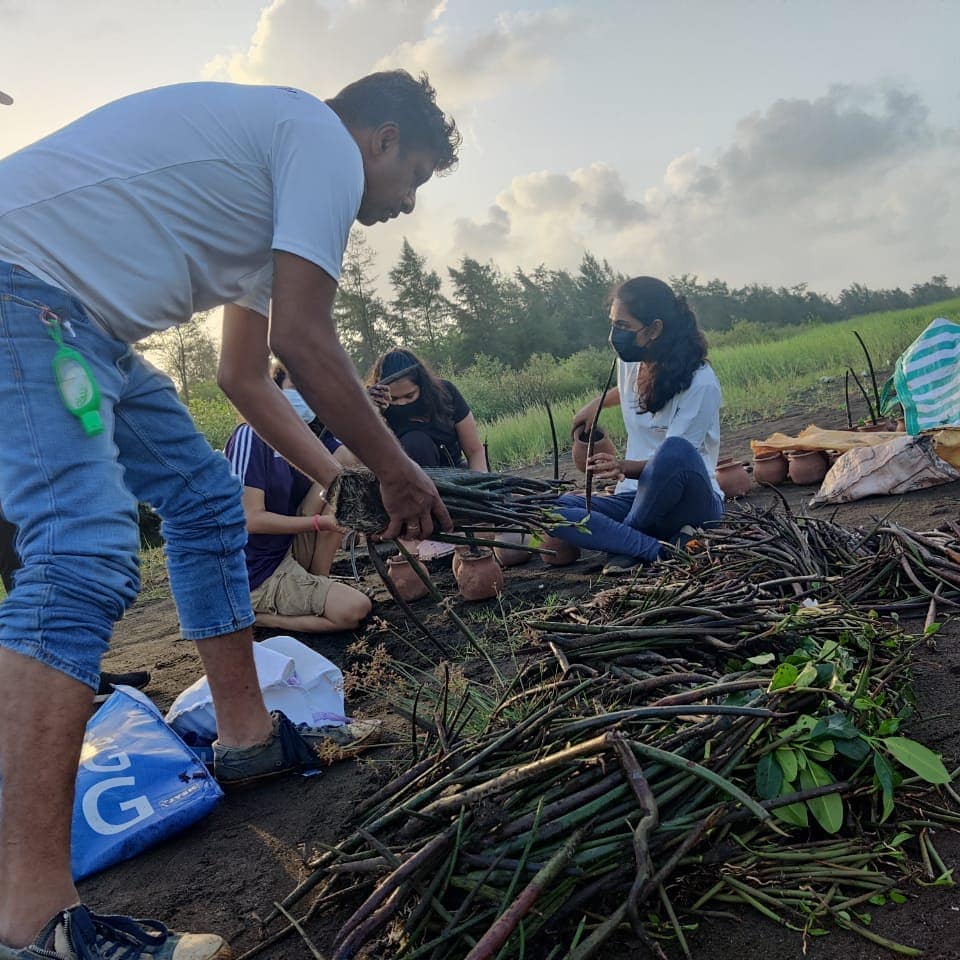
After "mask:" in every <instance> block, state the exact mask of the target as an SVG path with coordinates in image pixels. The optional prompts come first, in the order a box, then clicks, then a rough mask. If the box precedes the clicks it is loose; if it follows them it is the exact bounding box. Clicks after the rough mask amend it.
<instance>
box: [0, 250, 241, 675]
mask: <svg viewBox="0 0 960 960" xmlns="http://www.w3.org/2000/svg"><path fill="white" fill-rule="evenodd" d="M46 311H51V312H52V313H53V314H55V315H56V316H57V317H58V318H59V320H60V326H61V330H62V334H63V341H64V344H65V345H67V346H69V347H72V348H74V349H75V350H77V351H79V352H80V353H81V354H82V355H83V357H84V358H85V359H86V361H87V363H88V364H89V365H90V368H91V370H92V372H93V374H94V377H95V379H96V380H97V383H98V384H99V387H100V392H101V396H102V401H101V405H100V413H101V417H102V419H103V423H104V427H105V429H104V431H103V433H101V434H99V435H98V436H94V437H89V436H87V435H86V434H85V433H84V431H83V428H82V427H81V425H80V421H79V420H78V419H77V418H76V417H74V416H73V415H72V414H71V413H70V412H69V411H67V409H66V408H65V407H64V405H63V402H62V401H61V399H60V394H59V392H58V390H57V386H56V383H55V381H54V376H53V367H52V364H51V361H52V358H53V354H54V351H55V350H56V345H55V343H54V341H53V339H52V338H51V336H50V334H49V331H48V326H49V323H48V321H47V320H45V319H44V317H45V313H46ZM0 410H2V411H3V420H2V427H0V508H2V511H3V514H4V516H6V518H7V519H8V520H10V521H11V522H12V523H15V524H16V525H17V527H18V533H17V550H18V552H19V554H20V558H21V561H22V563H23V566H22V567H21V568H20V569H19V570H18V571H17V573H16V577H15V581H14V588H13V590H12V592H11V593H10V595H9V596H8V597H7V599H6V600H5V601H4V602H3V604H0V647H5V648H7V649H9V650H13V651H16V652H17V653H20V654H24V655H26V656H29V657H32V658H34V659H36V660H39V661H41V662H43V663H45V664H47V665H49V666H51V667H54V668H55V669H57V670H60V671H62V672H63V673H66V674H68V675H69V676H71V677H73V678H75V679H77V680H80V681H81V682H83V683H85V684H87V685H89V686H91V687H96V686H97V682H98V676H99V670H100V659H101V657H102V655H103V653H104V651H105V650H106V649H107V646H108V643H109V640H110V634H111V632H112V630H113V625H114V624H115V623H116V621H117V620H119V619H120V617H121V616H122V615H123V611H124V610H125V609H126V608H127V607H129V606H130V604H131V603H132V602H133V600H134V598H135V597H136V595H137V591H138V589H139V547H140V537H139V527H138V523H137V501H138V500H139V501H142V502H144V503H148V504H150V505H151V506H152V507H153V508H154V509H155V510H156V511H157V513H158V514H159V515H160V517H161V519H162V521H163V523H162V526H161V533H162V535H163V538H164V541H165V552H166V560H167V570H168V573H169V575H170V587H171V590H172V592H173V596H174V600H175V601H176V605H177V612H178V614H179V617H180V628H181V633H182V635H183V636H184V637H185V638H186V639H190V640H202V639H205V638H207V637H215V636H219V635H221V634H225V633H232V632H234V631H236V630H240V629H242V628H244V627H247V626H249V625H250V624H252V623H253V619H254V617H253V610H252V609H251V606H250V592H249V587H248V580H247V571H246V565H245V562H244V557H243V547H244V544H245V543H246V529H245V525H244V515H243V507H242V504H241V500H240V494H241V488H240V484H239V481H238V480H237V478H236V477H234V476H233V475H232V474H231V473H230V468H229V465H228V463H227V461H226V459H225V458H224V457H223V455H222V454H220V453H216V452H214V451H213V450H212V449H211V448H210V445H209V444H208V443H207V441H206V440H205V439H204V437H203V436H202V435H201V434H200V433H199V432H198V431H197V428H196V427H195V426H194V423H193V420H191V418H190V414H189V413H188V412H187V410H186V408H185V407H184V406H183V404H182V403H181V402H180V400H179V398H178V397H177V393H176V390H175V389H174V386H173V383H172V382H171V381H170V379H169V378H168V377H167V376H165V375H164V374H162V373H161V372H160V371H158V370H156V369H155V368H154V367H152V366H151V365H150V364H149V363H148V362H147V361H146V360H144V359H143V357H142V356H141V355H140V354H138V353H137V352H136V351H135V350H133V349H132V348H131V347H130V346H129V344H126V343H123V342H121V341H119V340H115V339H113V338H112V337H110V336H109V335H108V334H106V333H105V332H104V331H103V330H101V329H100V327H99V326H97V324H95V323H94V322H93V321H92V320H90V318H89V317H88V315H87V313H86V311H85V310H84V308H83V305H82V304H80V303H79V302H78V301H76V300H75V299H73V298H72V297H70V296H69V295H67V294H66V293H64V291H62V290H59V289H57V288H56V287H52V286H50V285H49V284H47V283H44V282H42V281H41V280H38V279H37V278H36V277H34V276H32V275H31V274H29V273H27V272H26V271H25V270H23V269H22V268H20V267H16V266H14V265H12V264H9V263H6V262H3V261H0Z"/></svg>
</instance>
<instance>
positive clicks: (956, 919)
mask: <svg viewBox="0 0 960 960" xmlns="http://www.w3.org/2000/svg"><path fill="white" fill-rule="evenodd" d="M841 421H842V417H841V416H840V415H839V413H838V411H837V409H836V408H825V409H816V408H815V407H808V408H807V409H806V410H805V411H803V412H800V411H798V412H797V413H796V414H794V415H791V416H787V417H784V418H781V419H779V420H777V421H775V422H774V421H771V422H767V423H762V424H761V423H758V424H754V425H750V426H747V427H741V428H739V429H737V430H732V431H728V432H727V433H726V435H725V436H724V438H723V451H722V452H723V455H724V456H735V457H738V458H742V459H743V460H744V461H746V460H748V459H749V456H750V452H749V440H750V439H751V438H762V437H765V436H767V435H768V434H769V433H772V432H773V431H774V430H781V431H784V432H787V433H795V432H796V431H798V430H800V429H802V428H803V427H805V426H807V425H808V424H809V423H811V422H814V423H817V424H818V425H820V426H824V427H838V428H839V427H842V426H844V423H843V422H841ZM545 469H546V468H541V470H545ZM567 469H572V468H570V466H569V461H567ZM780 489H781V490H782V492H783V493H784V494H785V495H786V497H787V498H788V500H789V501H790V503H791V505H792V506H793V507H794V508H795V509H797V510H802V509H804V508H805V507H804V505H805V503H806V502H807V500H809V497H810V496H811V494H812V492H813V490H814V489H815V488H797V487H793V486H791V485H789V484H787V485H785V486H783V487H781V488H780ZM771 496H772V494H770V493H769V492H767V491H762V490H760V489H756V490H755V492H754V493H753V494H752V495H751V498H750V499H751V500H752V501H754V502H756V503H758V504H759V503H764V502H766V501H767V500H768V498H769V497H771ZM894 506H896V513H895V514H894V517H895V519H897V520H898V521H899V522H900V523H902V524H904V525H905V526H908V527H912V528H914V529H918V530H925V529H930V528H932V527H934V526H936V524H937V523H938V522H939V521H938V518H943V517H957V516H958V515H960V483H957V484H951V485H948V486H942V487H938V488H935V489H933V490H930V491H922V492H919V493H915V494H911V495H909V496H906V497H904V498H902V500H900V501H899V502H896V501H894V500H892V499H890V498H874V499H872V500H867V501H860V502H857V503H854V504H849V505H845V506H843V507H841V508H839V509H838V510H837V514H836V516H837V519H838V520H839V521H840V522H842V523H845V524H848V525H851V526H855V525H858V524H860V523H865V522H867V521H869V519H870V518H871V517H873V516H876V515H881V514H886V513H887V512H888V511H889V510H890V509H891V508H893V507H894ZM829 509H831V510H832V509H833V508H829ZM823 512H824V511H820V513H823ZM601 565H602V562H601V558H600V556H599V555H597V554H585V555H584V558H583V559H582V560H581V561H580V562H578V563H577V564H575V565H574V566H572V567H568V568H562V569H556V568H550V567H546V566H544V565H543V564H542V562H541V561H540V560H538V559H537V560H533V561H532V562H531V563H529V564H527V565H525V566H522V567H517V568H513V569H511V570H510V571H509V573H508V577H507V586H506V598H505V599H506V602H507V604H508V605H510V606H515V605H519V604H521V603H526V604H527V605H531V604H533V603H535V602H536V598H542V597H546V596H547V595H548V594H552V593H553V594H557V593H558V594H562V595H568V596H574V595H582V594H583V593H586V592H589V591H590V590H592V589H594V588H595V587H596V585H597V583H598V580H599V579H600V578H599V572H600V567H601ZM343 570H344V566H341V567H339V568H338V569H337V570H336V571H335V572H340V571H343ZM369 570H370V568H369V566H366V567H364V568H363V570H362V572H364V571H366V572H367V573H369ZM147 580H148V582H147V588H146V589H145V591H144V596H143V597H142V598H141V600H140V601H139V602H138V604H137V605H136V606H135V607H134V608H133V609H132V610H131V611H130V613H129V614H128V615H127V617H126V618H125V619H124V621H123V622H122V623H121V624H120V625H119V626H118V629H117V631H116V635H115V638H114V642H113V647H112V650H111V652H110V653H109V655H108V656H107V659H106V661H105V667H106V668H107V669H111V670H124V669H133V668H137V667H140V666H142V665H146V666H148V667H149V668H150V669H151V671H152V673H153V681H152V684H151V686H150V687H149V689H148V693H149V694H150V696H151V697H152V698H153V699H154V701H155V702H156V703H157V704H158V705H159V706H160V707H161V708H166V707H167V706H169V704H170V703H171V702H172V701H173V699H174V697H175V696H176V695H177V693H179V692H180V690H182V689H183V688H184V687H185V686H187V685H188V684H190V683H192V682H193V681H194V680H195V679H196V678H197V677H198V676H200V674H201V672H202V671H201V669H200V664H199V660H198V657H197V655H196V652H195V650H194V648H193V646H192V645H191V644H187V643H183V642H182V641H180V640H179V639H178V633H177V621H176V616H175V612H174V608H173V603H172V601H171V600H170V598H169V594H168V592H167V591H166V590H165V581H164V578H163V576H162V574H158V573H157V572H156V571H154V572H153V573H152V574H150V576H149V577H148V578H147ZM366 583H367V584H368V585H370V586H371V587H373V588H376V581H375V579H373V578H371V577H369V576H368V577H367V578H366ZM439 583H440V585H441V588H449V587H450V585H451V584H452V577H451V575H450V573H449V571H447V572H446V573H445V574H444V575H442V576H441V577H440V579H439ZM376 598H377V600H378V601H381V602H380V603H379V604H378V611H377V612H378V613H381V614H382V615H383V616H385V617H387V618H388V619H390V620H392V621H393V622H394V623H397V624H399V623H400V622H401V621H400V620H399V619H398V617H397V616H396V612H395V611H394V612H392V613H391V612H390V607H389V601H388V599H387V596H386V591H385V590H384V589H383V588H382V586H381V587H379V589H378V590H377V593H376ZM420 607H421V608H423V604H421V605H420ZM471 607H472V610H473V611H476V609H477V605H471ZM304 639H306V638H304ZM353 639H354V637H352V636H343V635H338V636H337V637H331V638H310V640H311V645H312V646H314V648H315V649H317V650H319V651H320V652H321V653H323V654H325V655H326V656H328V657H330V658H331V659H333V660H334V661H336V662H338V663H341V664H343V663H344V661H345V648H346V646H347V645H348V644H349V643H350V642H351V641H352V640H353ZM372 639H373V640H374V641H375V642H379V639H381V638H379V637H376V636H373V637H372ZM413 642H414V643H416V642H417V641H416V640H414V641H413ZM915 673H916V678H917V688H918V693H919V705H920V719H919V720H917V721H916V722H915V723H914V724H913V728H912V735H914V736H916V737H918V738H920V739H922V740H923V741H924V742H925V743H927V744H928V745H929V746H931V747H932V748H934V749H936V750H939V751H942V752H943V753H944V755H945V760H946V762H947V766H948V767H953V766H956V765H957V764H958V763H960V704H958V698H957V683H958V680H960V629H958V625H957V622H948V623H947V624H946V626H945V627H944V629H943V630H941V632H940V633H939V634H938V636H937V638H936V646H935V648H931V649H929V650H926V651H924V652H923V653H922V654H921V655H920V657H919V659H918V661H917V663H916V665H915ZM926 718H930V719H926ZM378 754H379V756H378ZM386 761H387V754H386V752H385V751H378V752H377V753H375V754H373V755H371V756H370V758H369V759H367V760H365V761H363V762H351V763H345V764H340V765H338V766H335V767H332V768H330V769H329V770H328V771H327V772H325V773H324V774H323V775H322V776H319V777H314V778H311V779H297V778H292V779H286V780H283V781H281V782H276V783H272V784H269V785H265V786H263V787H261V788H258V789H256V790H253V791H249V792H245V793H240V794H234V795H231V796H230V797H228V798H227V799H226V800H225V801H224V802H223V803H222V804H221V805H220V806H219V807H218V809H217V810H215V811H214V812H213V813H212V814H211V815H210V816H209V817H208V818H207V819H206V820H205V821H203V822H202V823H200V824H199V825H197V826H196V827H194V828H192V829H191V830H189V831H188V832H186V833H184V834H182V835H180V836H179V837H176V838H174V839H172V840H170V841H168V842H166V843H164V844H162V845H160V846H158V847H156V848H154V849H152V850H150V851H148V852H146V853H144V854H141V855H140V856H139V857H137V858H136V859H135V860H133V861H130V862H127V863H124V864H121V865H119V866H116V867H114V868H112V869H109V870H107V871H105V872H104V873H102V874H100V875H98V876H95V877H91V878H89V879H88V880H86V881H85V882H84V883H82V884H81V887H80V890H81V895H82V896H83V897H84V899H85V900H86V901H87V902H88V903H90V904H91V905H92V906H93V907H94V908H95V909H99V910H100V911H101V912H110V913H113V912H120V913H132V914H134V915H140V916H156V917H159V918H161V919H163V920H164V921H165V922H166V923H168V924H170V925H171V926H173V927H175V928H179V929H193V930H215V931H217V932H219V933H221V934H222V935H224V936H226V937H228V938H229V939H230V940H231V941H232V943H233V945H234V949H235V950H236V951H237V953H238V954H239V953H241V952H242V951H244V950H247V949H249V948H250V947H251V946H253V945H254V944H255V943H256V930H257V922H256V917H255V914H256V913H259V914H261V915H262V914H263V913H264V912H265V911H266V910H268V909H269V908H270V906H271V904H272V903H273V901H275V900H279V899H281V898H282V897H284V896H285V895H286V894H287V893H289V891H290V890H291V889H292V888H293V887H294V886H295V885H296V884H297V883H298V882H299V881H300V880H301V879H303V877H304V876H305V875H306V873H307V871H306V867H305V865H304V860H305V857H309V855H310V854H311V853H312V852H314V851H315V850H317V847H318V843H334V842H336V841H337V840H338V839H339V838H340V837H341V836H342V834H343V832H344V830H345V828H346V826H347V824H348V821H349V818H350V815H351V812H352V808H353V807H354V805H355V803H356V802H357V801H358V800H359V799H360V798H362V797H364V796H365V795H367V794H369V793H370V792H371V791H372V790H373V789H375V786H376V785H377V784H378V783H379V782H380V780H381V778H382V774H383V770H384V766H385V763H386ZM938 848H939V850H940V852H941V854H942V855H943V857H944V859H945V861H946V863H947V866H948V867H960V834H949V835H948V834H941V835H939V838H938ZM342 920H343V915H342V914H337V913H333V912H332V913H330V914H328V915H327V916H321V917H319V918H317V919H316V920H315V921H314V922H313V926H312V927H311V929H310V934H311V936H312V937H313V938H314V939H315V942H316V943H317V944H318V946H320V948H321V949H324V948H329V946H330V943H331V940H332V934H333V933H334V932H335V930H336V929H337V925H338V923H339V922H341V921H342ZM873 929H875V930H876V931H877V932H878V933H880V934H882V935H886V936H888V937H891V938H894V939H897V940H901V941H905V942H907V943H909V944H911V945H913V946H915V947H918V948H920V949H922V950H923V951H924V955H925V956H926V957H929V958H938V960H948V958H960V893H958V892H957V891H956V890H955V889H953V888H943V887H938V888H929V889H926V890H923V891H922V892H919V891H918V895H917V896H915V897H912V898H911V900H910V901H909V902H908V903H906V904H904V905H902V906H898V907H893V908H889V907H885V908H881V909H877V910H875V912H874V922H873ZM690 945H691V948H692V950H693V952H694V956H695V957H701V958H710V960H734V958H735V960H779V958H793V957H801V956H803V952H802V946H801V941H800V939H799V937H798V936H797V935H796V934H793V933H791V932H790V931H788V930H785V929H783V928H780V927H778V926H776V925H774V924H772V923H770V922H769V921H766V920H763V919H762V918H760V917H759V916H757V915H745V916H744V917H743V919H742V920H741V921H739V922H736V923H734V922H724V923H720V922H710V923H708V924H705V925H704V926H702V927H701V929H700V930H699V931H697V932H696V933H694V934H692V935H691V936H690ZM604 955H605V956H606V957H608V958H609V960H627V958H632V957H638V956H640V955H641V954H640V951H639V947H637V946H635V945H631V944H630V943H626V942H623V943H620V944H614V945H612V946H610V947H609V948H607V949H606V950H605V951H604ZM676 955H677V956H679V953H677V954H676ZM808 955H809V956H810V957H813V958H817V960H840V958H843V960H868V958H877V957H883V956H890V954H888V953H887V952H886V951H884V950H882V949H881V948H880V947H877V946H873V945H871V944H870V943H868V942H866V941H864V940H862V939H860V938H858V937H856V936H854V935H850V934H845V933H843V932H841V931H836V932H832V933H831V935H830V936H827V937H821V938H815V939H813V941H812V942H811V943H810V946H809V950H808ZM260 956H262V957H264V958H266V960H278V958H285V957H292V958H294V957H307V956H309V953H308V952H307V950H306V948H305V946H304V945H303V944H302V943H301V942H299V941H298V940H296V939H290V940H287V941H286V942H285V943H283V944H280V945H278V946H276V947H274V948H271V949H269V950H266V951H264V952H263V953H262V954H260Z"/></svg>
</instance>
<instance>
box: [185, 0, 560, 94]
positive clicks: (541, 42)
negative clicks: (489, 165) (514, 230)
mask: <svg viewBox="0 0 960 960" xmlns="http://www.w3.org/2000/svg"><path fill="white" fill-rule="evenodd" d="M446 7H447V4H446V0H440V2H438V0H348V2H343V0H340V2H335V0H326V2H324V0H272V2H271V3H270V4H269V5H267V6H266V7H264V9H263V11H262V12H261V14H260V18H259V20H258V22H257V25H256V29H255V30H254V33H253V36H252V37H251V39H250V45H249V47H248V48H247V49H246V50H245V51H242V52H235V53H221V54H218V55H217V56H215V57H214V58H213V59H211V60H210V61H209V62H208V63H207V64H206V66H205V68H204V75H205V76H206V77H207V78H208V79H220V80H234V81H238V82H242V83H284V84H288V85H291V86H298V87H302V88H303V89H306V90H309V91H311V92H313V93H317V94H320V95H324V96H327V95H332V94H333V93H335V92H336V91H337V90H338V89H339V88H340V87H342V86H343V85H344V84H346V83H349V82H350V81H351V80H355V79H356V78H357V77H359V76H362V75H363V74H365V73H369V72H371V71H372V70H384V69H394V68H397V67H402V68H404V69H406V70H409V71H410V72H411V73H419V72H420V71H423V70H426V71H427V72H428V73H429V74H430V77H431V81H432V82H433V84H434V86H435V87H436V88H437V90H438V91H439V99H440V102H441V104H443V105H444V107H445V108H446V109H451V108H456V107H458V106H460V107H462V106H464V105H465V104H467V103H470V104H474V103H476V102H477V100H479V99H483V98H485V97H488V96H491V95H493V94H495V93H497V92H499V91H500V90H502V89H503V88H504V87H505V86H506V85H508V84H510V83H512V82H515V81H516V80H517V79H519V78H521V77H523V78H531V77H536V76H537V75H542V74H543V73H545V72H546V71H548V70H549V68H550V67H551V65H552V63H553V60H552V56H551V53H550V48H551V45H552V44H553V43H554V42H555V41H557V40H558V39H559V38H562V37H563V36H565V35H567V34H569V33H570V32H571V31H572V29H573V25H574V24H573V17H572V14H571V13H570V12H569V11H567V10H564V9H559V8H557V9H548V10H544V11H537V12H519V13H510V14H500V15H499V16H496V17H495V18H494V19H493V22H492V25H491V27H490V28H488V29H486V30H484V31H482V32H481V33H479V34H476V33H472V34H466V33H465V32H464V31H463V30H458V29H455V28H454V27H452V26H450V25H449V24H448V22H447V20H448V19H449V18H446V17H445V16H444V15H445V13H446Z"/></svg>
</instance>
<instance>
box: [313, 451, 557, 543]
mask: <svg viewBox="0 0 960 960" xmlns="http://www.w3.org/2000/svg"><path fill="white" fill-rule="evenodd" d="M426 473H427V474H428V475H429V476H430V478H431V479H432V480H433V482H434V484H436V487H437V492H438V493H439V494H440V498H441V500H443V502H444V505H445V506H446V508H447V510H449V512H450V516H451V518H452V520H453V522H454V526H455V528H456V529H457V530H461V531H472V530H482V531H491V532H492V531H510V532H522V533H532V534H544V533H546V532H547V530H548V528H550V527H552V526H556V524H557V523H563V522H564V520H563V517H561V516H559V515H558V514H556V512H555V511H554V510H553V509H552V507H553V503H554V501H555V500H556V498H557V495H558V494H559V493H560V492H561V491H562V488H563V484H562V483H561V482H560V481H555V480H537V479H532V478H528V477H516V476H512V475H510V474H505V473H482V472H479V471H475V470H461V469H459V468H453V467H433V468H427V469H426ZM329 499H330V502H331V503H332V504H333V509H334V514H335V515H336V518H337V522H338V523H339V524H340V525H341V526H343V527H347V528H349V529H351V530H359V531H360V532H362V533H379V532H380V531H381V530H383V529H384V528H385V527H386V526H387V513H386V510H385V509H384V507H383V501H382V500H381V499H380V486H379V484H378V483H377V479H376V477H375V476H374V475H373V474H372V473H371V472H370V471H369V470H366V469H350V470H344V471H343V472H342V473H341V474H340V475H339V476H338V477H337V479H336V480H335V481H334V482H333V484H331V487H330V491H329ZM457 542H462V538H461V539H460V540H458V541H457Z"/></svg>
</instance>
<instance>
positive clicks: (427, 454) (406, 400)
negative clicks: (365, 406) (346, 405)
mask: <svg viewBox="0 0 960 960" xmlns="http://www.w3.org/2000/svg"><path fill="white" fill-rule="evenodd" d="M398 374H403V376H399V377H398V376H397V375H398ZM384 381H386V383H384ZM367 390H368V391H369V393H370V396H371V397H372V398H373V401H374V403H376V404H377V406H378V407H379V408H380V412H381V413H382V414H383V416H384V418H385V419H386V421H387V424H388V425H389V427H390V429H391V430H392V431H393V432H394V433H395V434H396V436H397V439H398V440H399V441H400V445H401V446H402V447H403V449H404V450H405V451H406V453H407V456H408V457H410V459H411V460H413V461H414V463H418V464H419V465H420V466H421V467H468V468H469V469H471V470H482V471H486V469H487V461H486V456H485V454H484V450H483V443H482V442H481V440H480V433H479V431H478V430H477V421H476V420H475V419H474V418H473V414H472V413H471V412H470V407H469V406H467V402H466V400H464V399H463V396H462V395H461V393H460V391H459V390H458V389H457V388H456V387H455V386H454V385H453V384H452V383H451V382H450V381H449V380H441V379H440V378H439V377H438V376H437V375H436V374H435V373H434V372H433V371H432V370H431V369H430V368H429V367H428V366H427V365H426V364H425V363H424V362H423V361H422V360H421V359H420V358H419V357H417V355H416V354H414V353H412V352H411V351H409V350H401V349H394V350H388V351H387V352H386V353H385V354H383V356H381V357H380V359H379V360H377V362H376V363H375V364H374V365H373V369H372V370H371V371H370V374H369V376H368V378H367Z"/></svg>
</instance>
